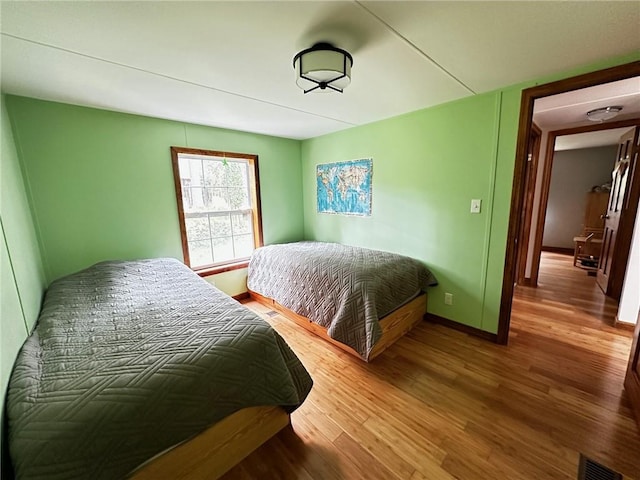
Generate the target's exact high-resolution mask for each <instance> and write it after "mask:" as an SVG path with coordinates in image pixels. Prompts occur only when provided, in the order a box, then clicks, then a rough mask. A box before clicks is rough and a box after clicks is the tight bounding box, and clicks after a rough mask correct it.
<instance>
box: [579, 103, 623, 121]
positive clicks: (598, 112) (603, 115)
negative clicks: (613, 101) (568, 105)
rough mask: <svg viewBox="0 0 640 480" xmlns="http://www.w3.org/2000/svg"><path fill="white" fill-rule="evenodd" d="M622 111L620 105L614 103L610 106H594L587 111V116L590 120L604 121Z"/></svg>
mask: <svg viewBox="0 0 640 480" xmlns="http://www.w3.org/2000/svg"><path fill="white" fill-rule="evenodd" d="M621 111H622V107H620V106H618V105H615V106H611V107H603V108H596V109H595V110H590V111H588V112H587V118H588V119H589V120H591V121H592V122H604V121H605V120H611V119H612V118H613V117H617V116H618V114H619V113H620V112H621Z"/></svg>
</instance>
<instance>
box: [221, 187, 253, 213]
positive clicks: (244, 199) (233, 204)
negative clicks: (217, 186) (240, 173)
mask: <svg viewBox="0 0 640 480" xmlns="http://www.w3.org/2000/svg"><path fill="white" fill-rule="evenodd" d="M226 193H227V203H228V205H229V210H244V209H246V208H249V207H250V206H249V192H248V191H247V190H246V189H245V188H240V187H232V188H228V189H227V192H226Z"/></svg>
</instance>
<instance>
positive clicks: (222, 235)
mask: <svg viewBox="0 0 640 480" xmlns="http://www.w3.org/2000/svg"><path fill="white" fill-rule="evenodd" d="M177 160H178V164H177V165H176V167H177V170H178V172H177V173H178V174H179V181H180V184H181V185H182V198H180V199H179V202H181V203H182V209H183V211H184V213H185V215H184V229H183V231H184V233H185V237H186V238H185V239H183V240H184V241H185V242H186V245H187V247H188V250H189V252H188V253H189V257H190V266H191V267H193V268H196V269H197V268H198V267H203V266H208V265H210V264H224V263H230V262H233V261H235V260H236V259H238V258H247V257H249V256H250V255H251V252H252V251H253V250H254V241H255V240H254V232H253V228H254V224H255V222H256V221H259V219H257V218H254V215H256V214H257V208H256V207H257V205H254V202H253V199H252V197H251V190H250V187H251V188H255V185H250V180H251V178H254V175H255V178H257V175H256V173H257V172H256V170H255V168H254V162H255V159H254V160H245V159H242V158H236V157H233V156H231V157H229V158H227V157H225V156H224V155H217V154H216V153H214V152H205V151H202V152H188V153H187V152H184V153H183V152H179V153H178V155H177ZM249 173H251V177H250V175H249Z"/></svg>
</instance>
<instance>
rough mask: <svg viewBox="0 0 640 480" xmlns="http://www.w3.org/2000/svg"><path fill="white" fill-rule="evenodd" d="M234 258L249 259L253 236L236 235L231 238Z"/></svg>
mask: <svg viewBox="0 0 640 480" xmlns="http://www.w3.org/2000/svg"><path fill="white" fill-rule="evenodd" d="M233 241H234V243H235V249H236V258H242V257H249V256H251V253H252V252H253V249H254V247H253V235H238V236H234V237H233Z"/></svg>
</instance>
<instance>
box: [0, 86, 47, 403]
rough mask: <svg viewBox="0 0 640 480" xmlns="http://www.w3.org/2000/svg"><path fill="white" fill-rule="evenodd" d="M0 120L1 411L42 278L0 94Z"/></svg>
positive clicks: (36, 306)
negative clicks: (0, 147)
mask: <svg viewBox="0 0 640 480" xmlns="http://www.w3.org/2000/svg"><path fill="white" fill-rule="evenodd" d="M0 103H1V110H2V118H1V122H0V128H1V135H0V136H1V140H2V151H1V156H0V162H1V163H0V227H1V228H0V230H1V231H0V301H1V302H2V304H1V305H0V339H1V345H0V350H1V359H0V361H1V362H2V364H1V366H0V412H2V411H3V409H2V406H3V405H4V395H5V391H6V388H7V382H8V381H9V375H10V374H11V369H12V367H13V362H14V360H15V358H16V355H17V354H18V350H19V349H20V347H21V346H22V343H23V342H24V340H25V339H26V338H27V335H28V334H29V333H30V332H31V329H32V328H33V325H34V324H35V321H36V319H37V318H38V313H39V311H40V304H41V301H42V294H43V291H44V288H45V276H44V270H43V268H42V261H41V258H40V250H39V248H38V242H37V240H36V232H35V230H34V227H33V219H32V217H31V210H30V208H29V202H28V199H27V196H26V193H25V192H26V190H25V188H24V181H23V176H22V172H21V169H20V162H19V160H18V155H17V151H16V147H15V143H14V140H13V135H12V132H11V126H10V124H9V119H8V116H7V112H6V109H5V99H4V96H2V97H1V101H0Z"/></svg>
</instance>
